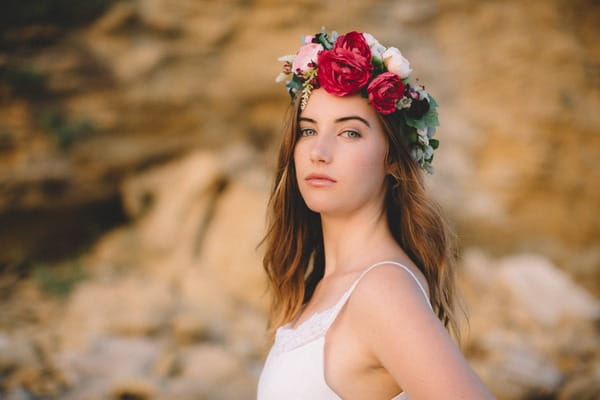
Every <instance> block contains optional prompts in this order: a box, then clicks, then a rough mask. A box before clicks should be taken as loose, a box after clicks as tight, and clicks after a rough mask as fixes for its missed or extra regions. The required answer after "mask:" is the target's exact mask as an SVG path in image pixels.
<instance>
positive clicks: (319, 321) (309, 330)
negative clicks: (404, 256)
mask: <svg viewBox="0 0 600 400" xmlns="http://www.w3.org/2000/svg"><path fill="white" fill-rule="evenodd" d="M384 264H392V265H396V266H398V267H401V268H402V269H404V270H405V271H406V272H408V273H409V274H410V276H412V277H413V279H414V280H415V282H417V285H419V288H420V289H421V291H422V292H423V295H424V296H425V299H426V300H427V303H428V304H429V307H430V308H431V303H430V301H429V296H427V292H426V291H425V288H424V287H423V285H421V282H419V280H418V279H417V277H416V276H415V274H414V273H413V272H412V271H411V270H410V269H409V268H408V267H406V266H405V265H402V264H400V263H398V262H395V261H380V262H378V263H375V264H373V265H371V266H369V267H367V268H366V269H365V270H364V271H363V272H361V274H360V275H359V277H358V279H356V280H355V281H354V283H353V284H352V285H351V286H350V287H349V288H348V289H347V290H346V292H344V294H343V295H342V297H341V298H340V299H339V300H338V302H337V303H336V304H334V305H333V306H331V307H330V308H328V309H326V310H323V311H319V312H315V313H313V314H312V315H311V316H310V317H309V318H308V319H307V320H305V321H304V322H302V323H301V324H300V325H298V326H297V327H296V328H292V323H291V322H288V323H287V324H285V325H282V326H280V327H279V328H278V329H277V334H276V338H275V343H274V344H273V350H272V351H273V354H274V355H277V354H281V353H285V352H287V351H290V350H292V349H295V348H297V347H300V346H302V345H304V344H306V343H309V342H311V341H313V340H315V339H318V338H320V337H323V336H324V335H325V334H326V333H327V331H328V330H329V327H330V326H331V324H333V322H334V321H335V319H336V318H337V315H338V313H339V312H340V310H341V309H342V307H343V306H344V304H345V303H346V301H347V300H348V298H349V297H350V295H351V294H352V292H353V291H354V288H355V287H356V285H358V282H360V280H361V279H362V278H363V276H365V274H366V273H367V272H369V271H370V270H371V269H373V268H375V267H377V266H379V265H384Z"/></svg>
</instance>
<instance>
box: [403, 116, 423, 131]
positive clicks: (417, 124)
mask: <svg viewBox="0 0 600 400" xmlns="http://www.w3.org/2000/svg"><path fill="white" fill-rule="evenodd" d="M403 115H404V120H405V121H406V125H408V126H412V127H413V128H416V129H426V128H427V125H426V124H425V122H423V119H413V118H411V117H409V116H408V115H406V114H403Z"/></svg>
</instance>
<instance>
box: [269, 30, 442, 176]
mask: <svg viewBox="0 0 600 400" xmlns="http://www.w3.org/2000/svg"><path fill="white" fill-rule="evenodd" d="M278 61H282V62H283V63H284V64H283V72H281V73H280V74H279V75H278V76H277V79H276V81H277V82H283V81H285V82H286V87H287V88H288V92H289V94H290V96H291V97H292V101H294V100H295V99H296V98H297V96H298V95H300V96H301V99H300V109H301V110H303V109H304V108H305V107H306V104H307V102H308V98H309V96H310V93H311V91H312V90H313V89H316V88H318V87H322V88H323V89H325V90H326V91H327V92H328V93H331V94H334V95H336V96H348V95H351V94H355V93H360V94H361V95H362V96H363V97H366V98H368V99H369V102H370V103H371V104H372V106H373V107H374V108H375V110H377V112H379V113H380V114H383V115H390V114H393V113H397V114H398V115H399V116H400V118H399V120H400V121H401V124H402V125H403V127H402V128H403V129H402V131H403V132H404V135H403V136H404V139H405V140H407V142H408V144H409V147H410V154H411V157H412V158H413V159H414V160H415V161H416V162H417V163H418V164H419V165H420V166H421V168H423V169H424V170H425V171H427V172H428V173H430V174H432V173H433V166H432V165H431V162H432V160H433V151H434V150H435V149H437V148H438V145H439V141H438V140H437V139H433V135H434V134H435V127H436V126H438V125H439V122H438V114H437V103H436V102H435V100H434V99H433V97H432V96H431V95H430V94H429V93H427V92H426V91H425V87H424V86H421V85H416V84H412V83H411V82H410V81H409V76H410V73H411V72H412V70H411V69H410V64H409V62H408V60H407V59H406V58H404V57H403V56H402V53H400V51H399V50H398V49H397V48H395V47H388V48H385V47H384V46H382V45H381V44H380V43H379V42H378V41H377V40H376V39H375V38H374V37H373V36H372V35H371V34H369V33H360V32H349V33H346V34H345V35H338V33H337V32H335V31H333V32H332V33H331V35H329V34H327V32H326V31H325V29H324V28H322V29H321V32H319V33H317V34H315V35H312V36H306V37H304V39H303V41H302V47H301V48H300V50H299V51H298V53H297V54H296V55H289V56H284V57H280V58H279V59H278Z"/></svg>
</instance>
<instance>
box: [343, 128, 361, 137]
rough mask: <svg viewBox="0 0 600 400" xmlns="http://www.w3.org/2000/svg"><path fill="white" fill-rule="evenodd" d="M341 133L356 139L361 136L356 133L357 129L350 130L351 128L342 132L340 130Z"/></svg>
mask: <svg viewBox="0 0 600 400" xmlns="http://www.w3.org/2000/svg"><path fill="white" fill-rule="evenodd" d="M342 135H344V136H346V137H347V138H350V139H358V138H359V137H361V134H360V133H358V132H357V131H352V130H348V131H344V132H342Z"/></svg>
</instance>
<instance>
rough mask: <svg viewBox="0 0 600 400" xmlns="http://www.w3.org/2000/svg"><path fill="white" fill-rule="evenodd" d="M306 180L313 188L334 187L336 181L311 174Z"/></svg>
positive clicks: (322, 175)
mask: <svg viewBox="0 0 600 400" xmlns="http://www.w3.org/2000/svg"><path fill="white" fill-rule="evenodd" d="M304 180H305V181H306V182H307V183H308V184H309V185H311V186H315V187H326V186H331V185H333V184H334V183H335V182H336V180H335V179H333V178H332V177H330V176H328V175H324V174H310V175H308V176H307V177H306V178H304Z"/></svg>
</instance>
